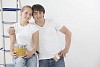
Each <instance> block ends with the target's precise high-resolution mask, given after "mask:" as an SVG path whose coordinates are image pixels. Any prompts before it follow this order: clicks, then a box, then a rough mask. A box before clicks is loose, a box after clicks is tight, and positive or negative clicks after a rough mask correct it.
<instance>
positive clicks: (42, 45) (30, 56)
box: [9, 4, 71, 67]
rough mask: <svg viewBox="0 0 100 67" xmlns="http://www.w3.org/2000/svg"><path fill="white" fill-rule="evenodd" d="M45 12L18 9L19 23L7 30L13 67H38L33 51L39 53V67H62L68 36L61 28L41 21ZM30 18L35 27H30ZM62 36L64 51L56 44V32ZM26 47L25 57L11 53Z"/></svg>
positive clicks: (35, 9)
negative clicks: (19, 13)
mask: <svg viewBox="0 0 100 67" xmlns="http://www.w3.org/2000/svg"><path fill="white" fill-rule="evenodd" d="M44 14H45V9H44V7H43V6H42V5H40V4H35V5H33V6H32V7H31V6H24V7H23V8H22V9H21V20H20V23H15V24H14V25H13V26H11V27H10V28H9V34H10V52H11V55H12V56H13V57H14V66H15V67H24V66H26V67H37V57H36V51H37V50H39V67H65V62H64V56H65V55H66V54H67V53H68V50H69V47H70V42H71V32H70V31H69V30H68V28H67V27H65V26H64V25H60V24H58V23H56V22H54V21H53V20H50V19H45V18H44ZM31 16H32V17H33V18H34V20H35V23H34V24H32V23H29V20H30V18H31ZM58 31H60V32H61V33H63V34H64V35H65V41H66V43H65V47H64V49H62V48H61V47H60V44H59V42H58V38H57V37H58V36H57V32H58ZM15 43H17V44H23V45H26V46H27V54H26V55H25V56H24V57H19V56H18V54H16V52H14V45H15Z"/></svg>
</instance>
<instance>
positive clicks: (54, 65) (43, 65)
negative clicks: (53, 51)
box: [39, 58, 65, 67]
mask: <svg viewBox="0 0 100 67" xmlns="http://www.w3.org/2000/svg"><path fill="white" fill-rule="evenodd" d="M39 67H65V62H64V58H60V59H59V60H58V61H57V62H56V61H55V60H53V59H52V58H51V59H43V60H39Z"/></svg>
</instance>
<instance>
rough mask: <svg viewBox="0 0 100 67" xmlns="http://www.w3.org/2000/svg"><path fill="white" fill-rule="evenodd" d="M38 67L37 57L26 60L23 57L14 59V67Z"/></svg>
mask: <svg viewBox="0 0 100 67" xmlns="http://www.w3.org/2000/svg"><path fill="white" fill-rule="evenodd" d="M25 66H26V67H37V57H36V56H35V55H33V56H32V57H30V58H28V59H26V58H23V57H18V58H17V59H14V67H25Z"/></svg>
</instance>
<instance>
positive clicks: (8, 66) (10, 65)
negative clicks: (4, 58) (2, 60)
mask: <svg viewBox="0 0 100 67" xmlns="http://www.w3.org/2000/svg"><path fill="white" fill-rule="evenodd" d="M1 65H2V66H5V67H14V64H0V67H1Z"/></svg>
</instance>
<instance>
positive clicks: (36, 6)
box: [32, 4, 45, 14]
mask: <svg viewBox="0 0 100 67" xmlns="http://www.w3.org/2000/svg"><path fill="white" fill-rule="evenodd" d="M32 11H33V13H34V11H39V12H43V13H44V14H45V9H44V7H43V6H42V5H40V4H34V5H33V6H32Z"/></svg>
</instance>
